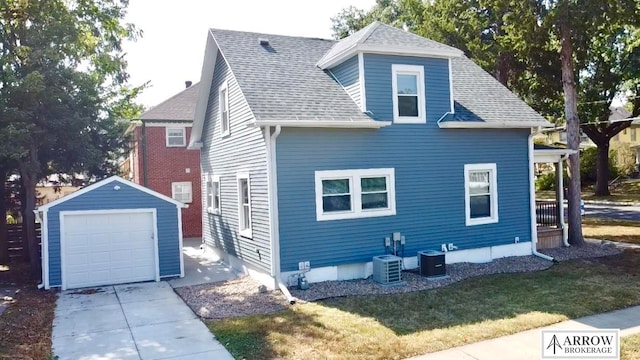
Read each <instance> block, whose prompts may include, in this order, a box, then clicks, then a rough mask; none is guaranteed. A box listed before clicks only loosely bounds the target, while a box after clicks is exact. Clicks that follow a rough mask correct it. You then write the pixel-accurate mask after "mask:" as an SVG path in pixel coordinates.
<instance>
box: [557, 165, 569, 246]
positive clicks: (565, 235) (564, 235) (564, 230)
mask: <svg viewBox="0 0 640 360" xmlns="http://www.w3.org/2000/svg"><path fill="white" fill-rule="evenodd" d="M567 157H569V155H564V156H561V157H560V162H559V163H558V167H559V168H560V179H559V180H558V187H559V188H560V191H558V197H559V199H558V204H559V205H560V210H559V211H558V216H559V217H560V224H562V244H563V245H564V246H565V247H569V246H571V245H570V244H569V233H568V232H567V225H566V224H565V223H564V169H563V166H564V161H565V160H566V159H567Z"/></svg>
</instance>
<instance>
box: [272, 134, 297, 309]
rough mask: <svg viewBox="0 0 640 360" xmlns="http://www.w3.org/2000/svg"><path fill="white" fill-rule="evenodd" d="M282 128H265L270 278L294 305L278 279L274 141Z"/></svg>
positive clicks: (293, 299)
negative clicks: (272, 129) (272, 130)
mask: <svg viewBox="0 0 640 360" xmlns="http://www.w3.org/2000/svg"><path fill="white" fill-rule="evenodd" d="M281 131H282V128H281V126H280V125H277V126H276V127H275V131H274V132H273V134H271V128H270V127H265V140H266V143H267V178H268V180H267V182H268V186H269V223H270V224H269V225H270V226H269V228H270V230H271V234H270V235H271V236H270V237H271V244H270V245H271V248H270V250H271V276H273V278H274V282H275V283H276V284H277V285H278V288H279V289H280V291H282V294H283V295H284V296H285V298H287V301H288V302H289V304H295V302H296V301H297V299H296V298H295V297H293V296H292V295H291V293H290V292H289V289H288V288H287V285H285V284H284V283H283V282H282V279H281V278H280V228H279V216H278V172H277V166H276V139H277V138H278V136H279V135H280V132H281Z"/></svg>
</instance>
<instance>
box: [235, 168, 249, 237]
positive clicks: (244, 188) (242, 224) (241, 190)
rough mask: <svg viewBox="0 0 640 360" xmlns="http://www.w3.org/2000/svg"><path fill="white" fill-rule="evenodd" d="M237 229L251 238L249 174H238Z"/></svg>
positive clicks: (242, 234)
mask: <svg viewBox="0 0 640 360" xmlns="http://www.w3.org/2000/svg"><path fill="white" fill-rule="evenodd" d="M237 179H238V231H239V233H240V235H241V236H244V237H248V238H251V237H252V235H253V233H252V221H251V182H250V181H249V174H238V175H237Z"/></svg>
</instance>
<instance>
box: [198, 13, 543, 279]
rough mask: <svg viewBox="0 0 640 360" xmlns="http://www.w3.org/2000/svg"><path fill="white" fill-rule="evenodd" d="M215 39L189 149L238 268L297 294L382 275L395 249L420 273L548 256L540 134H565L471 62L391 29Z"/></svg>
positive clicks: (212, 218) (217, 237) (210, 218)
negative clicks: (539, 227)
mask: <svg viewBox="0 0 640 360" xmlns="http://www.w3.org/2000/svg"><path fill="white" fill-rule="evenodd" d="M208 35H209V36H208V41H207V47H206V52H205V59H204V65H203V72H202V76H201V83H202V84H203V86H202V87H201V88H200V95H199V98H198V103H197V106H196V114H195V120H194V127H193V132H192V134H191V139H190V144H189V145H190V147H191V148H198V149H200V153H201V162H202V171H203V180H202V184H203V195H204V196H203V199H204V202H203V207H204V208H205V209H206V211H205V212H204V216H203V239H204V242H205V243H206V244H207V245H209V246H211V247H213V248H214V249H217V250H219V252H220V253H221V254H222V255H224V256H225V257H226V259H227V260H228V261H229V262H230V263H231V265H232V266H234V267H238V268H242V269H243V270H244V271H246V272H248V273H250V274H252V275H255V276H256V277H257V278H259V279H260V280H261V281H263V282H264V283H265V284H268V285H270V286H276V285H280V286H281V287H282V285H283V284H284V282H286V281H287V280H288V279H289V277H290V276H295V274H296V273H298V272H299V269H300V268H304V267H306V266H308V267H309V268H310V271H309V272H307V274H306V276H307V279H308V280H309V281H310V282H317V281H324V280H337V279H352V278H362V277H366V276H369V275H371V273H372V257H373V256H377V255H382V254H385V253H387V252H389V247H387V246H385V245H386V244H385V242H386V238H387V237H388V238H389V242H395V241H394V239H398V240H400V241H402V239H404V241H402V243H405V242H406V243H405V244H404V245H402V243H400V241H399V242H398V243H397V244H396V245H398V246H397V247H398V248H400V249H401V250H402V251H401V252H400V253H399V254H400V255H401V256H403V257H404V258H405V261H404V265H405V267H407V268H410V267H416V266H417V261H416V260H417V256H416V255H417V252H418V251H422V250H441V249H443V248H445V249H447V250H449V249H450V250H452V251H448V252H447V253H446V262H448V263H452V262H461V261H471V262H484V261H491V260H492V259H495V258H500V257H505V256H516V255H530V254H532V253H533V252H535V251H536V239H537V234H536V224H535V222H536V217H535V194H534V192H533V176H534V171H533V163H534V160H533V140H532V136H531V129H532V128H537V127H541V126H542V127H547V126H550V124H549V123H548V122H547V121H545V120H544V118H542V117H541V116H540V115H539V114H537V113H536V112H535V111H534V110H532V109H531V108H530V107H529V106H527V105H526V104H525V103H524V102H522V101H521V100H520V99H518V98H517V97H516V96H515V95H514V94H512V93H511V92H510V91H509V90H507V89H506V88H505V87H503V86H502V85H500V84H499V83H498V82H497V81H496V80H495V79H494V78H493V77H492V76H491V75H489V74H488V73H486V72H485V71H483V70H482V69H481V68H480V67H479V66H477V65H476V64H475V63H473V62H472V61H471V60H469V59H467V58H466V57H464V55H463V54H462V52H461V51H460V50H458V49H455V48H452V47H449V46H446V45H443V44H440V43H437V42H434V41H431V40H428V39H425V38H422V37H420V36H417V35H414V34H411V33H407V32H404V31H402V30H399V29H396V28H393V27H389V26H387V25H384V24H381V23H378V22H376V23H373V24H371V25H369V26H367V27H366V28H364V29H362V30H360V31H358V32H357V33H355V34H353V35H351V36H350V37H348V38H345V39H343V40H341V41H338V42H336V41H331V40H322V39H314V38H301V37H290V36H279V35H266V34H257V33H248V32H237V31H228V30H217V29H211V30H210V31H209V34H208ZM394 233H399V234H397V235H395V234H394ZM394 235H395V236H394ZM307 262H308V264H307Z"/></svg>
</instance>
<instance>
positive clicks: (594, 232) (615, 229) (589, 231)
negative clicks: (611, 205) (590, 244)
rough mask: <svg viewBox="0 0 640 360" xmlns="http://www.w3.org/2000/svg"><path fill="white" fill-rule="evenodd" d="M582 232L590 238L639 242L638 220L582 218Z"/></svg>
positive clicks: (639, 223)
mask: <svg viewBox="0 0 640 360" xmlns="http://www.w3.org/2000/svg"><path fill="white" fill-rule="evenodd" d="M582 234H583V235H584V237H587V238H592V239H602V240H610V241H619V242H626V243H633V244H640V221H629V220H613V219H602V218H589V217H586V218H583V219H582Z"/></svg>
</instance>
